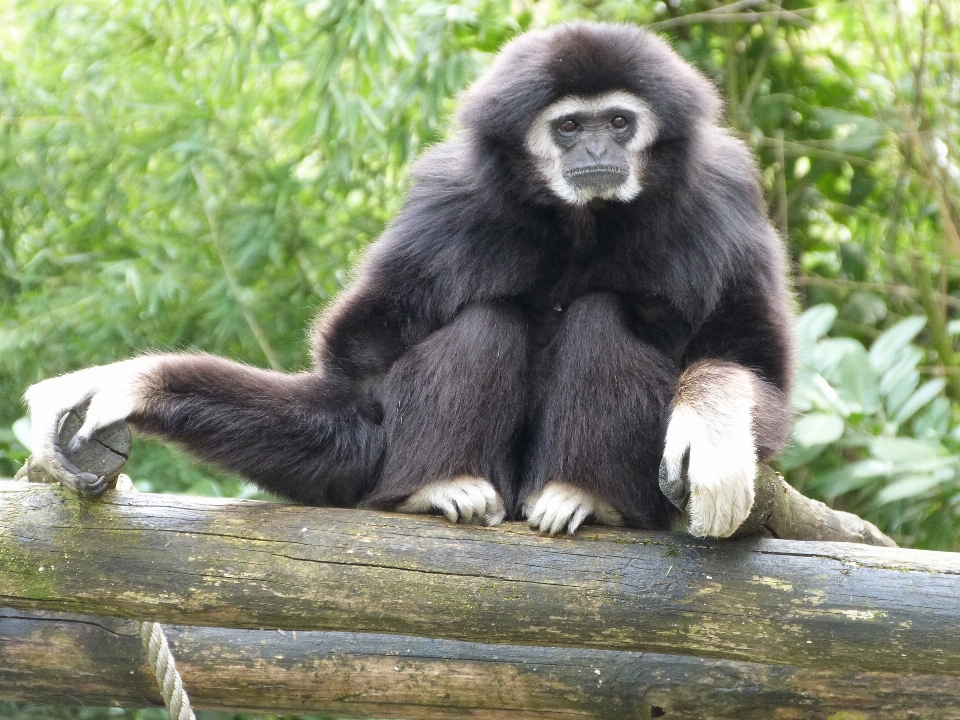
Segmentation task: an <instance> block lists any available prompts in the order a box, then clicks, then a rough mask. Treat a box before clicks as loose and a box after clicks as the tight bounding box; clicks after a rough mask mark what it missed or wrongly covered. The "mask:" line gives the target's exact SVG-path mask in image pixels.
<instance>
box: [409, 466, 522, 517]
mask: <svg viewBox="0 0 960 720" xmlns="http://www.w3.org/2000/svg"><path fill="white" fill-rule="evenodd" d="M397 510H398V511H400V512H406V513H428V512H432V511H434V510H439V511H440V512H442V513H443V514H444V515H446V517H447V520H449V521H450V522H452V523H455V522H464V523H471V522H478V523H482V524H483V525H499V524H500V523H501V522H502V521H503V518H504V517H506V514H507V511H506V508H505V507H504V504H503V498H501V497H500V493H498V492H497V491H496V489H495V488H494V487H493V485H492V484H491V483H490V481H489V480H485V479H483V478H481V477H476V476H473V475H460V476H459V477H455V478H451V479H450V480H440V481H438V482H434V483H430V484H429V485H426V486H425V487H422V488H420V489H419V490H417V491H416V492H415V493H413V494H412V495H411V496H410V497H408V498H407V499H406V500H404V501H403V502H402V503H401V504H400V505H399V506H398V507H397Z"/></svg>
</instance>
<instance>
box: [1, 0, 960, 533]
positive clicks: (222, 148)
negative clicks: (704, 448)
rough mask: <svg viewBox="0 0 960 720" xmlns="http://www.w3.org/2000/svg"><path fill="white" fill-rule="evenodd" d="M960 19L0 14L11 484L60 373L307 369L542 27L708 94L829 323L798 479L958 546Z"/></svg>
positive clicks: (438, 9)
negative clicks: (468, 117)
mask: <svg viewBox="0 0 960 720" xmlns="http://www.w3.org/2000/svg"><path fill="white" fill-rule="evenodd" d="M956 15H957V13H956V11H955V9H954V8H952V6H951V4H950V3H945V2H942V0H919V1H918V2H915V3H909V4H907V3H900V2H897V1H896V0H891V1H890V2H889V3H885V4H884V5H883V6H882V7H881V6H877V5H875V4H869V5H868V4H866V3H862V2H861V1H860V0H854V2H852V3H825V2H821V1H820V0H783V2H779V1H778V2H768V3H757V4H750V5H741V4H731V5H726V6H717V5H715V4H713V3H712V2H706V0H669V2H657V3H650V4H641V5H638V4H637V3H633V2H626V0H583V1H582V2H574V1H572V0H565V1H564V2H553V3H547V2H534V1H533V0H521V1H520V2H508V1H507V0H466V1H465V2H461V3H453V2H448V1H443V0H429V1H427V2H418V1H416V0H375V1H373V2H364V1H362V0H309V1H308V0H240V1H239V2H232V3H213V2H191V3H182V2H178V1H177V0H151V1H150V2H135V1H134V0H115V1H114V2H110V3H104V2H101V1H100V0H69V1H64V0H17V1H16V2H14V3H12V4H6V5H3V6H0V397H2V398H3V402H0V476H10V475H12V473H13V472H14V471H15V470H16V467H17V466H18V465H19V463H20V462H22V460H23V459H24V457H25V455H26V448H25V447H24V445H23V444H22V443H21V442H20V441H18V440H17V439H16V438H17V437H18V435H17V433H16V432H15V431H14V427H13V424H14V423H15V422H16V421H17V420H18V419H19V418H20V417H21V415H22V413H23V410H22V407H21V405H20V403H19V398H20V395H21V394H22V392H23V389H24V388H25V387H26V386H27V385H29V384H30V383H32V382H35V381H36V380H38V379H41V378H43V377H47V376H50V375H53V374H57V373H61V372H64V371H67V370H71V369H75V368H78V367H82V366H86V365H91V364H97V363H104V362H109V361H112V360H117V359H120V358H123V357H127V356H129V355H131V354H134V353H136V352H138V351H143V350H148V349H149V350H167V349H200V350H204V351H208V352H213V353H217V354H220V355H225V356H227V357H231V358H235V359H238V360H242V361H244V362H249V363H252V364H255V365H261V366H273V367H280V368H284V369H289V370H293V369H297V368H301V367H303V366H305V364H306V363H307V362H308V357H307V355H308V353H307V348H306V345H305V343H304V328H305V327H306V326H307V325H308V324H309V322H310V319H311V317H312V316H313V315H314V313H315V312H316V310H317V308H318V307H320V306H322V305H323V304H324V303H326V302H327V301H329V299H330V298H331V297H333V296H334V295H335V294H336V293H337V292H338V290H339V289H340V288H341V287H342V286H343V285H344V284H345V282H347V280H348V278H349V271H350V267H351V266H352V265H353V264H354V263H355V262H356V260H357V258H358V257H359V255H360V253H361V252H362V250H363V248H364V247H365V246H366V244H367V243H368V242H370V241H371V240H372V239H373V238H375V237H376V236H377V235H378V234H379V233H380V231H381V230H382V229H383V227H384V226H385V224H386V223H387V222H388V221H389V219H390V217H391V216H392V215H393V214H394V212H395V211H396V210H397V208H398V207H399V205H400V202H401V201H402V198H403V196H404V193H405V191H406V189H407V169H408V167H409V164H410V162H411V161H412V160H413V159H414V158H415V156H416V155H417V154H418V153H419V152H420V150H421V149H422V148H423V147H424V146H425V145H428V144H429V143H431V142H435V141H437V140H439V139H441V138H442V137H443V136H444V135H445V133H446V132H447V128H448V127H449V121H450V112H451V110H452V108H453V107H454V98H455V96H456V94H457V92H458V91H459V90H460V89H461V88H463V87H464V86H465V85H467V84H468V83H469V82H470V81H471V80H472V79H473V77H475V75H476V74H477V72H478V71H479V69H480V68H481V67H482V66H483V65H484V64H485V63H486V62H487V61H488V60H489V57H490V54H491V53H492V52H494V51H495V50H496V49H497V48H498V47H499V46H500V45H501V44H502V43H503V42H504V41H505V40H507V39H508V38H509V37H511V36H512V35H513V34H515V33H517V32H519V31H521V30H523V29H526V28H528V27H538V26H542V25H544V24H548V23H551V22H555V21H559V20H566V19H573V18H585V19H599V20H616V21H624V22H633V23H641V24H642V23H647V24H650V25H651V27H653V28H654V29H657V30H659V31H661V32H663V33H664V34H665V35H666V36H667V37H668V38H669V39H670V40H671V42H672V43H673V44H674V46H675V47H677V49H678V50H679V51H680V52H681V53H682V54H683V55H684V56H685V57H687V58H688V59H690V60H691V61H692V62H694V63H695V64H696V65H698V66H699V67H700V68H701V69H702V70H703V71H704V72H705V73H707V74H708V75H710V76H711V77H712V78H713V79H714V80H715V81H716V82H717V85H718V87H719V88H720V90H721V93H722V95H723V97H724V99H725V101H726V105H727V120H728V122H729V124H730V125H731V126H732V128H733V132H734V133H736V134H737V135H739V136H740V137H741V138H743V139H744V140H745V141H746V142H747V143H749V144H750V145H751V147H752V148H753V149H754V150H755V151H756V153H757V155H758V158H759V161H760V165H761V170H762V180H763V183H764V188H765V191H766V193H767V198H768V203H769V206H770V211H771V216H772V217H773V219H774V222H775V223H776V224H777V225H778V227H779V228H780V229H781V231H782V232H783V234H784V235H785V237H787V239H788V241H789V260H790V263H791V269H792V271H793V276H794V278H795V281H796V284H797V286H798V288H799V292H800V298H801V301H802V303H803V305H804V306H806V307H811V308H812V309H811V310H810V311H809V312H808V313H807V314H805V315H804V316H803V319H802V320H801V323H800V331H801V335H802V338H803V340H802V343H801V345H802V372H801V376H800V378H799V380H798V383H797V391H796V394H795V404H796V406H797V409H798V411H799V413H800V415H799V416H798V420H797V425H796V430H795V433H794V444H793V446H792V447H791V448H790V450H789V451H788V452H787V453H786V455H785V456H784V458H783V461H782V463H783V467H784V468H785V469H787V470H788V477H789V478H790V479H791V480H792V481H793V482H794V483H796V484H797V485H798V486H799V487H800V488H802V489H803V490H804V491H805V492H808V493H811V494H816V495H818V496H820V497H822V498H825V499H827V500H828V501H830V502H833V503H835V504H837V505H839V506H842V507H844V508H846V509H850V510H852V511H854V512H858V513H864V514H866V515H867V516H869V517H870V518H871V519H873V520H875V521H876V522H877V523H878V524H879V525H880V526H881V528H882V529H884V530H886V531H888V532H892V533H894V534H895V535H896V536H897V537H898V538H900V539H901V540H903V541H904V542H907V543H909V544H914V545H917V546H922V547H940V548H954V549H956V548H958V547H960V540H958V537H960V535H958V532H957V530H958V520H957V518H958V515H960V504H958V500H957V497H958V485H957V483H958V481H957V468H956V466H955V462H954V461H953V460H952V457H953V455H954V453H956V451H957V449H958V448H957V447H955V446H956V445H957V443H958V437H960V435H958V431H957V430H956V427H957V422H958V420H960V412H958V411H960V405H958V403H960V361H958V359H957V356H956V354H955V353H954V351H953V338H954V334H955V329H956V328H955V327H954V325H955V324H956V323H957V322H958V321H957V310H958V309H960V262H958V253H960V238H957V237H955V232H956V230H955V227H956V226H957V225H960V222H958V218H960V212H958V203H957V198H958V197H960V167H958V162H957V157H958V155H960V132H958V130H957V128H960V71H958V64H960V63H958V60H957V58H960V33H958V32H956V30H957V22H958V20H960V18H958V17H956ZM951 228H953V229H951ZM828 330H829V331H830V333H831V335H830V336H827V335H826V333H827V332H828ZM18 428H19V436H20V437H23V428H22V426H18ZM128 470H129V472H130V473H131V474H132V475H133V476H134V477H135V478H137V481H138V484H140V486H141V487H142V488H143V489H152V490H158V491H160V490H166V491H176V492H202V493H206V494H227V495H235V494H242V493H245V492H246V493H249V492H251V491H250V490H249V489H247V488H246V487H245V486H244V485H243V484H242V483H241V482H240V481H239V480H238V479H237V478H233V477H228V476H224V475H222V474H218V473H214V472H211V471H210V470H209V469H208V468H203V467H199V466H197V465H195V464H193V463H191V462H189V461H187V460H185V459H184V458H183V457H182V456H181V455H180V454H179V453H177V452H176V451H174V450H171V449H169V448H165V447H160V446H157V445H155V444H152V443H146V442H142V441H138V443H137V445H136V446H135V449H134V454H133V459H132V460H131V463H130V465H129V466H128Z"/></svg>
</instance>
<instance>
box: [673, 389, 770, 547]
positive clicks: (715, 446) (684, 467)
mask: <svg viewBox="0 0 960 720" xmlns="http://www.w3.org/2000/svg"><path fill="white" fill-rule="evenodd" d="M727 401H728V403H727V404H726V405H725V406H723V405H714V404H711V406H710V407H709V410H710V412H708V413H704V412H703V411H702V409H701V410H700V411H699V412H698V409H696V408H695V407H691V406H689V405H683V404H680V405H677V406H676V407H675V408H674V410H673V414H672V415H671V416H670V424H669V426H668V427H667V440H666V446H665V448H664V452H663V461H662V462H661V464H660V489H661V490H662V491H663V493H664V494H665V495H666V496H667V499H669V500H670V502H672V503H673V504H674V505H676V506H677V507H678V508H679V509H681V510H683V511H685V512H686V514H687V527H688V530H689V532H690V534H691V535H696V536H698V537H729V536H730V535H732V534H733V533H734V532H735V531H736V529H737V528H738V527H740V525H741V524H743V521H744V520H746V519H747V516H748V515H749V514H750V509H751V508H752V507H753V493H754V490H753V487H754V478H755V477H756V474H757V448H756V443H755V441H754V438H753V427H752V412H751V411H752V404H753V402H752V398H751V397H749V395H748V396H741V397H739V398H732V397H728V398H727Z"/></svg>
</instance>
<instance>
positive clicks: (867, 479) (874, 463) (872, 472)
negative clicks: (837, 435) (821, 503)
mask: <svg viewBox="0 0 960 720" xmlns="http://www.w3.org/2000/svg"><path fill="white" fill-rule="evenodd" d="M892 470H893V466H892V465H891V464H890V463H888V462H882V461H880V460H872V459H867V460H861V461H859V462H855V463H850V464H849V465H843V466H841V467H839V468H837V469H836V470H833V471H832V472H828V473H824V474H823V475H820V476H815V477H814V478H813V480H812V481H811V482H812V485H813V486H814V487H816V488H817V489H818V490H819V491H820V492H822V493H823V494H824V495H827V496H830V497H836V496H837V495H843V494H844V493H848V492H850V491H851V490H859V489H860V488H862V487H865V486H866V485H869V484H870V483H871V482H872V481H874V480H877V479H878V478H882V477H886V476H889V475H890V474H891V473H892Z"/></svg>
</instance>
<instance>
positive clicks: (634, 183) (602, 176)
mask: <svg viewBox="0 0 960 720" xmlns="http://www.w3.org/2000/svg"><path fill="white" fill-rule="evenodd" d="M656 136H657V121H656V117H655V116H654V114H653V111H652V110H651V109H650V106H649V105H647V104H646V103H645V102H644V101H643V100H641V99H640V98H639V97H637V96H636V95H633V94H632V93H628V92H624V91H616V92H609V93H604V94H602V95H595V96H591V97H579V96H568V97H565V98H562V99H561V100H558V101H557V102H555V103H553V104H552V105H550V106H549V107H547V108H546V109H545V110H544V111H543V112H541V113H540V114H539V115H537V117H536V119H535V120H534V122H533V125H532V126H531V128H530V131H529V132H528V133H527V136H526V146H527V151H528V152H529V153H530V154H531V155H532V156H533V158H534V161H535V164H536V166H537V169H538V170H539V172H540V175H541V177H542V178H543V180H544V181H545V182H546V184H547V186H548V187H549V188H550V189H551V190H552V191H553V193H554V194H555V195H556V196H557V197H559V198H560V199H561V200H564V201H566V202H568V203H571V204H572V205H585V204H586V203H588V202H590V201H591V200H595V199H601V200H619V201H621V202H629V201H630V200H633V199H634V198H635V197H637V195H639V194H640V191H641V190H642V189H643V165H644V150H645V149H646V148H647V147H649V145H650V144H651V143H652V142H653V140H654V139H655V138H656Z"/></svg>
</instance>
